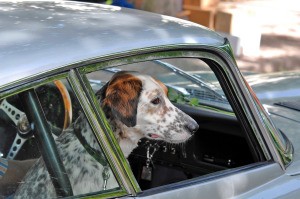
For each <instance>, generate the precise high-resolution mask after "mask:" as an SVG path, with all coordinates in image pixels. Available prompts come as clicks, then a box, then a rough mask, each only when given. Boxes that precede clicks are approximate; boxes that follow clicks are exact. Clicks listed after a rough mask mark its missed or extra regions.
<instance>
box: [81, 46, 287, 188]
mask: <svg viewBox="0 0 300 199" xmlns="http://www.w3.org/2000/svg"><path fill="white" fill-rule="evenodd" d="M163 58H200V59H206V60H210V61H212V62H214V63H215V66H214V72H215V73H217V74H218V79H219V81H222V83H221V82H220V83H221V84H222V85H223V84H226V88H225V89H229V90H230V91H231V93H233V92H234V93H237V94H236V95H237V96H238V97H235V99H234V101H235V102H234V103H236V104H237V105H235V106H239V111H238V112H239V113H238V114H239V117H241V115H243V116H242V117H243V118H246V119H247V121H246V123H247V126H248V128H250V129H251V131H252V133H251V134H253V136H252V138H251V139H256V141H257V144H258V145H259V147H260V148H261V151H262V154H263V156H264V157H262V158H265V162H263V163H262V162H259V163H254V164H251V165H247V166H246V167H245V168H246V169H251V168H255V167H256V166H257V164H259V165H262V164H263V165H268V164H270V163H272V162H275V163H278V164H279V165H280V167H281V168H284V167H283V163H282V162H281V159H280V157H279V155H278V152H277V151H276V149H275V148H274V145H273V143H272V141H271V140H272V139H271V137H270V135H269V133H268V131H267V127H266V126H264V124H263V123H261V115H260V114H258V111H257V109H256V107H255V105H254V104H253V99H252V98H251V95H250V94H249V91H248V90H247V88H246V87H245V85H244V84H243V81H242V76H241V73H240V72H239V70H238V69H237V66H236V63H235V62H234V61H233V59H232V56H231V55H230V54H228V52H226V51H224V50H222V49H220V48H216V47H207V46H205V47H204V46H197V48H196V47H191V46H189V48H182V46H180V47H178V46H177V47H176V46H175V47H174V46H171V47H168V48H165V49H164V50H162V49H151V50H150V51H149V49H146V50H145V51H143V50H141V51H140V52H134V53H132V52H130V53H128V52H125V53H120V54H117V55H114V58H112V57H110V56H109V57H106V58H104V59H96V60H95V61H94V62H92V63H89V64H87V65H86V66H84V67H82V68H79V69H78V72H79V73H80V74H81V75H82V80H83V83H84V84H85V86H86V89H87V91H88V92H89V96H92V99H90V100H91V103H93V104H94V106H95V108H96V109H97V111H98V112H99V113H98V115H101V117H102V116H103V112H102V110H101V108H100V105H95V103H96V97H95V95H94V94H93V93H94V92H93V89H92V87H91V86H90V84H89V81H88V79H87V77H86V76H85V75H84V74H86V73H90V72H93V71H96V70H100V69H103V68H107V67H116V66H120V65H124V64H132V63H137V62H142V61H151V60H154V59H163ZM222 88H223V89H224V87H223V86H222ZM230 100H232V99H230ZM235 111H236V110H235ZM103 119H104V123H105V122H107V121H106V118H105V117H104V118H102V120H103ZM265 139H268V141H267V142H266V141H265ZM270 148H271V149H270ZM125 162H126V161H125ZM126 164H127V162H126ZM234 172H235V169H232V170H225V171H223V172H221V174H220V175H219V173H218V176H219V177H220V176H227V175H231V174H233V173H234ZM200 181H202V179H201V180H200ZM166 186H168V185H166ZM150 190H152V189H150ZM146 191H148V190H146Z"/></svg>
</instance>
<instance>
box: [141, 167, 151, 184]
mask: <svg viewBox="0 0 300 199" xmlns="http://www.w3.org/2000/svg"><path fill="white" fill-rule="evenodd" d="M141 179H142V180H148V181H151V180H152V167H146V166H143V170H142V175H141Z"/></svg>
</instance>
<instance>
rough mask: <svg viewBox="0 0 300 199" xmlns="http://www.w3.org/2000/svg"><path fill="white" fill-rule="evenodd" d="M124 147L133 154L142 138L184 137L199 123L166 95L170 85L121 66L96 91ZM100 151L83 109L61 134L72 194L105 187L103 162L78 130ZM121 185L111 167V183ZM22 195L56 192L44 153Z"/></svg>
mask: <svg viewBox="0 0 300 199" xmlns="http://www.w3.org/2000/svg"><path fill="white" fill-rule="evenodd" d="M96 96H97V99H98V101H99V103H100V104H101V107H102V108H103V111H104V113H105V115H106V117H107V119H108V121H109V122H110V125H111V127H112V130H113V131H114V133H115V136H116V138H117V140H118V142H119V144H120V147H121V149H122V151H123V153H124V155H125V157H128V156H129V154H130V153H131V152H132V150H133V149H134V148H136V147H137V143H138V141H139V140H140V139H141V138H144V137H146V138H149V139H156V140H164V141H166V142H170V143H181V142H184V141H186V140H188V139H189V138H190V137H191V134H192V133H193V132H194V131H196V130H197V129H198V125H197V123H196V122H195V121H194V120H193V119H192V118H190V117H189V116H188V115H186V114H185V113H183V112H182V111H180V110H179V109H178V108H176V107H175V106H174V105H172V103H171V102H170V101H169V100H168V98H167V88H166V86H165V85H164V84H163V83H161V82H160V81H158V80H155V79H153V78H151V77H149V76H146V75H141V74H139V73H135V72H119V73H116V74H115V75H114V76H113V77H112V79H111V80H110V81H109V82H108V83H107V84H106V85H105V86H104V87H103V88H102V89H101V90H100V91H98V92H97V93H96ZM74 132H77V133H80V134H81V135H82V137H83V138H84V139H85V140H86V143H88V144H89V145H90V146H91V147H92V148H93V149H94V150H95V151H97V153H98V154H99V155H103V154H102V152H101V149H100V148H99V145H98V142H97V140H96V139H95V137H94V135H93V133H92V130H91V129H90V126H89V124H88V122H87V120H86V119H85V116H84V115H83V114H82V115H80V116H79V118H78V119H77V120H76V122H74V124H73V125H72V128H69V129H68V130H66V131H65V132H63V133H62V134H61V136H59V137H58V138H57V140H56V143H57V146H58V151H59V154H60V157H61V159H62V161H63V163H64V166H65V169H66V172H67V174H68V176H69V179H70V182H71V185H72V189H73V194H74V195H78V194H84V193H91V192H96V191H101V190H102V189H103V177H102V171H103V165H101V164H100V163H99V162H98V161H96V160H95V159H94V158H93V157H92V156H91V155H90V154H89V153H88V152H87V151H86V149H85V148H84V147H83V146H82V144H81V142H80V141H79V140H78V138H77V137H76V133H74ZM115 187H118V183H117V181H116V180H115V178H114V176H113V174H112V172H111V171H110V178H109V180H108V182H107V189H111V188H115ZM15 197H17V198H53V197H57V196H56V193H55V189H54V187H53V185H52V182H51V179H50V176H49V174H48V172H47V169H46V167H45V165H44V161H43V160H42V158H40V159H39V160H38V162H37V163H36V164H35V165H34V166H33V168H32V169H31V170H30V171H29V172H28V173H27V175H26V176H25V179H24V182H23V183H22V184H21V185H20V186H19V188H18V190H17V192H16V194H15Z"/></svg>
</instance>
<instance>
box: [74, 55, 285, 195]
mask: <svg viewBox="0 0 300 199" xmlns="http://www.w3.org/2000/svg"><path fill="white" fill-rule="evenodd" d="M120 57H122V56H120ZM231 64H233V63H231ZM233 65H234V64H233ZM118 71H138V72H141V73H145V74H148V75H151V76H152V77H154V78H156V79H158V80H160V81H162V82H163V83H164V84H165V85H166V86H167V87H168V97H169V99H170V100H171V101H172V103H173V104H175V105H176V106H177V107H178V108H180V109H181V110H182V111H184V112H185V113H187V114H188V115H190V116H191V117H193V118H194V119H195V120H196V121H197V122H198V124H199V126H200V129H199V130H198V132H197V133H196V134H195V135H194V136H193V139H191V140H190V141H189V142H187V143H185V144H179V145H172V144H168V143H165V142H163V141H162V142H161V141H159V142H156V141H152V140H147V139H146V140H141V141H140V143H139V146H138V147H137V148H136V149H135V150H134V151H133V152H132V154H131V155H130V156H129V158H128V161H129V164H130V166H131V169H132V171H133V173H134V175H135V178H136V180H137V182H138V184H139V186H140V188H141V189H142V192H140V193H138V195H137V197H138V198H139V197H141V198H229V197H239V196H240V197H242V195H243V194H245V193H247V192H249V191H250V190H253V189H255V188H256V187H259V186H261V185H263V184H265V183H268V182H269V181H272V180H273V179H275V178H278V177H279V176H281V175H283V174H284V170H283V168H282V165H281V163H280V161H279V162H277V161H278V159H276V156H275V158H274V157H273V154H274V153H275V152H274V151H272V150H274V149H273V148H271V149H270V148H268V147H269V146H267V145H266V144H265V142H264V141H262V140H263V139H265V138H266V137H267V138H268V136H266V135H264V133H267V132H266V131H265V129H264V128H262V127H261V125H262V124H257V123H258V121H257V115H256V114H257V113H253V112H256V111H257V110H256V109H255V107H254V106H255V105H253V104H251V105H249V104H248V103H249V101H250V100H249V95H248V96H245V92H246V93H247V92H248V91H247V89H246V88H245V87H243V86H244V85H243V83H241V79H239V78H240V76H239V75H240V74H239V73H238V71H236V69H234V67H233V68H231V67H230V66H229V65H228V63H226V62H225V61H224V59H221V58H220V57H218V56H215V55H214V54H211V53H208V52H202V51H199V52H195V51H172V52H164V53H161V52H160V53H149V54H143V55H137V56H130V57H124V58H120V59H114V61H110V62H105V61H104V62H100V63H96V64H91V65H89V66H87V67H84V68H83V69H81V70H80V73H81V74H83V76H82V78H83V82H84V83H85V84H86V85H88V86H87V88H88V90H89V92H90V93H93V92H97V91H98V90H99V89H100V88H101V87H102V86H104V85H105V84H106V83H107V82H108V81H109V80H110V78H111V77H112V76H113V74H115V73H116V72H118ZM99 109H100V107H99ZM271 147H272V145H271ZM149 151H150V153H152V155H153V158H151V159H149V157H147V153H149ZM151 151H152V152H151ZM272 153H273V154H272ZM147 161H148V162H149V161H151V164H150V167H151V172H149V173H146V174H145V167H148V166H149V165H147Z"/></svg>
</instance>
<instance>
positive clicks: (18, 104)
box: [0, 58, 263, 196]
mask: <svg viewBox="0 0 300 199" xmlns="http://www.w3.org/2000/svg"><path fill="white" fill-rule="evenodd" d="M120 70H130V71H132V70H134V71H140V72H144V73H147V74H149V75H152V76H153V77H155V78H157V79H159V80H160V81H162V82H163V83H165V84H166V86H167V87H168V89H169V93H168V94H169V99H170V100H171V102H172V103H174V105H175V106H176V107H178V108H179V109H181V110H182V111H183V112H185V113H187V114H188V115H190V116H191V117H192V118H193V119H194V120H196V121H197V123H198V124H199V127H200V128H199V129H198V131H197V132H196V133H195V134H194V136H193V137H192V138H191V139H190V140H188V141H187V142H186V143H182V144H170V143H166V142H163V141H154V140H148V139H142V140H140V141H139V146H138V147H137V148H136V149H134V151H133V152H132V154H131V155H130V156H129V158H128V161H129V164H130V166H131V169H132V171H133V173H134V175H135V178H136V180H137V182H138V184H139V186H140V188H141V189H142V190H148V189H151V188H155V187H159V186H163V185H168V184H171V183H176V182H181V181H184V180H187V179H192V178H197V177H200V176H206V175H208V174H212V173H214V172H219V171H224V170H228V169H232V168H237V167H241V166H245V165H248V164H251V163H255V162H259V161H263V159H262V158H261V156H260V155H258V153H259V152H258V151H257V149H256V148H255V147H254V146H253V144H252V143H253V142H252V140H251V139H250V138H249V136H248V135H247V133H246V131H245V128H244V127H243V125H242V123H241V122H240V121H239V119H238V117H237V116H236V114H235V113H234V111H233V109H232V108H231V105H230V103H229V102H228V101H230V99H227V98H226V95H225V94H224V93H225V92H224V91H223V89H222V86H220V85H221V84H222V82H220V81H219V80H218V78H217V77H216V75H214V72H213V71H212V70H211V69H210V66H208V65H207V64H206V63H205V62H204V61H202V60H200V59H195V58H193V59H192V58H177V59H165V60H153V61H148V62H143V63H132V64H125V65H120V66H114V67H109V68H104V69H101V70H95V71H93V72H91V73H88V74H86V77H87V78H88V80H89V82H90V86H91V88H92V89H93V90H94V91H95V92H97V91H98V90H99V89H100V88H101V87H102V86H103V85H104V84H105V83H106V82H107V81H108V80H109V79H110V77H111V76H112V75H113V74H114V73H115V72H117V71H120ZM183 70H184V71H188V72H186V73H183ZM192 71H194V73H192ZM60 81H61V83H62V84H64V85H65V87H66V89H67V92H68V93H69V96H70V100H71V102H72V105H71V109H72V117H71V118H70V117H69V116H66V107H65V105H64V104H65V103H64V97H63V95H62V93H61V91H60V89H59V87H58V86H57V84H55V83H54V82H48V83H46V84H43V85H38V86H36V87H35V88H34V90H35V93H36V95H37V97H38V101H39V103H40V105H41V107H42V109H43V113H44V115H45V118H46V120H47V122H48V124H49V126H50V127H51V133H52V135H53V137H54V139H55V138H56V137H57V136H59V135H60V134H61V133H62V132H63V129H65V128H68V126H69V125H70V124H71V123H72V122H74V121H75V120H76V118H77V117H78V115H79V114H80V112H81V108H80V107H81V106H80V103H79V102H78V100H77V99H76V95H75V93H74V92H73V91H72V88H71V86H70V85H69V84H68V83H67V80H66V79H61V80H60ZM26 92H27V91H24V93H26ZM26 106H29V103H24V96H23V94H22V93H19V94H16V95H13V96H9V97H6V98H5V99H0V137H1V139H0V155H1V157H3V158H9V159H14V160H20V161H22V160H28V159H37V158H39V157H40V156H41V155H42V152H41V149H40V148H39V144H38V142H39V141H40V140H37V136H35V133H34V132H33V131H32V130H30V128H31V127H30V124H29V122H28V120H27V119H24V122H22V123H20V122H19V121H21V120H20V117H21V116H22V113H24V114H25V115H26V116H27V117H30V114H32V113H28V109H30V108H28V107H26ZM13 107H14V108H15V109H14V108H13ZM18 111H19V112H18ZM18 113H20V114H21V115H20V114H18ZM40 117H43V116H40ZM66 117H69V118H66ZM67 120H69V121H67ZM16 121H17V122H16ZM66 121H67V122H66ZM22 125H23V126H25V127H24V128H25V129H26V130H22V127H20V126H22ZM17 136H18V137H17ZM21 142H22V144H21V145H20V143H21ZM23 142H24V144H23ZM15 189H16V187H14V188H12V190H15ZM1 194H2V195H6V196H7V195H9V194H12V192H8V193H0V195H1Z"/></svg>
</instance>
